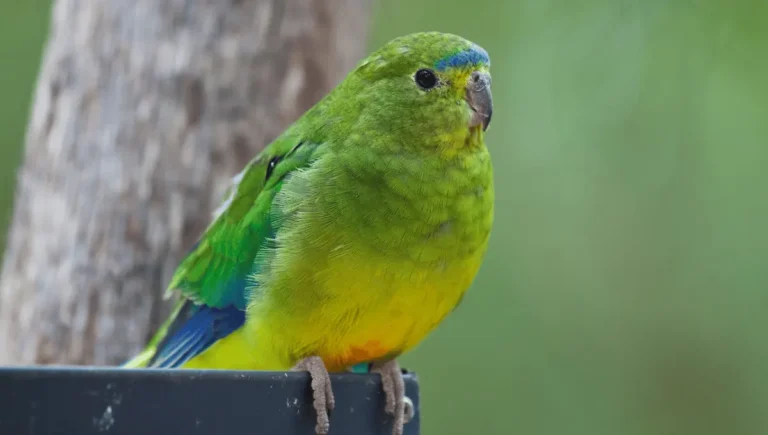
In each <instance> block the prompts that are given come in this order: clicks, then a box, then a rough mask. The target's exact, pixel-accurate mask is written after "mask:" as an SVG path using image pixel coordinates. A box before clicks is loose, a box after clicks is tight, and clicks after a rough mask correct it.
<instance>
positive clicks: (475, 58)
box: [435, 46, 491, 71]
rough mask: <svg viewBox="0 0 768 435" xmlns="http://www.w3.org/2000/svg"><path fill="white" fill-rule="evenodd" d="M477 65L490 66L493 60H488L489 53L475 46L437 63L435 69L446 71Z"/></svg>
mask: <svg viewBox="0 0 768 435" xmlns="http://www.w3.org/2000/svg"><path fill="white" fill-rule="evenodd" d="M477 64H486V65H490V64H491V60H490V58H488V53H487V52H486V51H485V50H483V49H482V48H481V47H478V46H474V47H470V48H468V49H466V50H464V51H460V52H458V53H455V54H452V55H450V56H446V57H444V58H442V59H440V60H438V61H437V62H436V63H435V69H437V70H438V71H445V70H446V69H448V68H456V67H462V66H467V65H477Z"/></svg>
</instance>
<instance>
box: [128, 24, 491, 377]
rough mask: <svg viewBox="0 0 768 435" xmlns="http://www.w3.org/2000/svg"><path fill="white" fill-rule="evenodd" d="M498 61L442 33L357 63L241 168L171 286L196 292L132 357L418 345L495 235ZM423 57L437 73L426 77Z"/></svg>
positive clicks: (205, 360) (284, 360) (209, 361)
mask: <svg viewBox="0 0 768 435" xmlns="http://www.w3.org/2000/svg"><path fill="white" fill-rule="evenodd" d="M489 65H490V64H489V60H488V56H487V53H485V51H484V50H482V48H480V47H478V46H477V45H475V44H473V43H471V42H469V41H467V40H465V39H463V38H460V37H458V36H454V35H447V34H441V33H421V34H414V35H409V36H406V37H402V38H398V39H396V40H394V41H392V42H390V43H389V44H387V45H386V46H384V47H383V48H381V49H380V50H378V51H376V52H375V53H373V54H372V55H371V56H369V57H368V58H367V59H365V60H363V61H362V62H360V63H359V64H358V65H357V67H356V68H355V69H354V70H353V71H352V72H351V73H350V74H349V75H348V76H347V77H346V79H345V80H344V81H343V82H342V83H341V84H340V85H339V86H338V87H337V88H336V89H334V90H333V91H332V92H331V93H329V94H328V95H327V96H326V97H325V98H324V99H323V100H322V101H320V102H319V103H318V104H316V105H315V106H314V107H313V108H312V109H310V110H309V111H307V112H306V113H305V114H304V115H303V116H302V117H301V118H299V119H298V120H297V121H296V122H295V123H294V124H293V125H292V126H291V127H290V128H289V129H287V130H286V131H285V132H284V133H283V134H282V135H281V136H280V137H278V138H277V139H276V140H275V141H274V142H272V143H271V144H269V145H268V146H267V147H266V148H265V149H264V150H263V152H262V153H261V154H259V155H258V156H257V157H256V158H255V159H254V160H252V161H251V162H250V163H248V165H247V166H246V167H245V169H244V170H243V172H242V173H241V174H240V175H239V176H238V177H236V178H235V181H234V183H233V186H232V189H231V191H230V193H229V195H228V196H227V198H226V200H225V203H224V205H223V206H222V207H221V208H220V210H219V211H218V212H217V213H216V215H215V219H214V220H213V222H212V223H211V225H210V226H209V227H208V229H207V230H206V232H205V233H204V234H203V235H202V237H201V238H200V241H199V243H198V244H197V245H196V246H195V247H194V249H193V250H192V251H191V252H190V254H189V255H188V256H187V257H186V258H185V259H184V260H183V262H182V263H181V264H180V266H179V268H178V269H177V271H176V273H175V274H174V276H173V279H172V280H171V282H170V284H169V286H168V291H169V292H173V291H178V292H180V294H181V296H182V298H183V300H182V302H180V305H179V306H178V308H177V310H176V311H175V316H176V317H175V318H174V319H173V320H171V321H169V322H168V323H166V325H164V327H163V328H161V330H160V331H159V332H158V334H157V336H156V337H155V338H154V339H153V341H152V342H151V343H150V346H149V349H148V350H147V352H145V353H144V354H143V355H142V357H141V358H139V359H137V360H136V361H134V365H145V364H146V363H147V361H155V363H157V361H160V360H162V358H161V359H160V360H158V358H157V356H158V355H160V354H163V352H165V353H168V354H173V355H174V356H173V359H172V361H173V364H174V365H172V366H177V365H182V366H185V367H210V368H254V369H285V368H289V367H291V366H292V365H294V364H295V363H296V362H297V361H298V360H299V359H301V358H305V357H309V356H313V355H316V356H320V357H322V359H323V360H324V361H325V364H326V365H327V366H328V367H329V368H332V369H343V368H346V367H349V366H352V365H355V364H358V363H361V362H366V361H376V360H379V359H382V358H385V357H387V358H391V357H394V356H396V355H399V354H400V353H402V352H404V351H406V350H408V349H409V348H411V347H413V346H414V345H416V344H417V343H418V342H419V341H420V340H421V339H422V338H423V337H424V336H425V335H426V334H427V333H428V332H429V331H431V330H432V329H433V328H434V327H435V326H436V325H437V324H438V323H439V322H440V321H441V320H442V319H443V318H444V316H445V315H447V314H448V313H449V312H450V311H451V310H452V309H453V308H454V307H455V306H456V305H457V304H458V302H459V300H461V297H462V296H463V294H464V292H465V291H466V289H467V288H468V287H469V285H470V283H471V282H472V280H473V278H474V276H475V274H476V272H477V269H478V268H479V266H480V263H481V260H482V257H483V254H484V252H485V249H486V246H487V241H488V237H489V234H490V230H491V225H492V221H493V184H492V170H491V161H490V156H489V154H488V150H487V148H486V147H485V143H484V141H483V139H484V130H485V128H486V127H487V125H488V122H489V121H490V114H491V111H490V110H491V100H490V75H489V74H488V68H489ZM424 69H426V70H428V71H429V72H430V74H432V77H433V78H435V80H436V82H435V84H434V86H423V85H422V84H421V83H420V82H419V81H418V80H417V79H416V73H417V72H418V71H420V70H424ZM486 112H487V113H486ZM184 301H191V302H192V303H193V304H194V305H195V307H193V306H192V305H189V303H188V302H184ZM227 310H233V311H227ZM238 311H239V312H242V311H245V312H246V317H245V320H244V322H243V321H240V323H237V322H235V321H234V320H232V319H234V318H235V317H236V316H234V317H233V316H232V315H231V313H232V312H238ZM205 316H209V317H205ZM209 318H210V319H212V320H210V321H208V319H209ZM222 319H223V320H222ZM198 324H200V325H203V326H196V325H198ZM190 325H195V326H194V328H198V330H194V328H193V327H192V326H190ZM185 328H186V329H185ZM199 328H209V330H205V331H203V332H204V333H200V334H197V335H195V333H198V332H200V331H199ZM179 331H181V332H179ZM190 337H192V338H190ZM201 340H202V342H201ZM199 342H201V343H202V344H200V343H199ZM190 343H193V344H194V345H195V346H198V347H195V348H189V346H192V345H193V344H190ZM179 346H187V347H188V348H183V349H182V350H181V351H178V352H177V351H175V350H174V349H175V348H176V347H179ZM169 349H170V350H172V351H173V352H170V351H169ZM190 349H192V350H193V351H190ZM169 352H170V353H169ZM179 352H181V353H179ZM182 353H183V354H184V355H188V357H187V356H185V357H184V358H181V359H179V358H178V356H179V355H181V354H182ZM166 361H170V360H168V359H166Z"/></svg>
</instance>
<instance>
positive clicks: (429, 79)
mask: <svg viewBox="0 0 768 435" xmlns="http://www.w3.org/2000/svg"><path fill="white" fill-rule="evenodd" d="M413 79H414V80H416V83H417V84H418V85H419V86H421V88H422V89H432V88H434V87H435V86H436V85H437V77H436V76H435V73H434V72H433V71H432V70H429V69H420V70H418V71H416V75H415V76H414V77H413Z"/></svg>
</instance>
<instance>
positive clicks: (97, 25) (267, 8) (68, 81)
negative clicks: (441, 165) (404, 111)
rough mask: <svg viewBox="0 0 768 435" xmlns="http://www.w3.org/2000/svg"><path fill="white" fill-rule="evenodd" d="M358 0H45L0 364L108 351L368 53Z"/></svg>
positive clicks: (6, 268)
mask: <svg viewBox="0 0 768 435" xmlns="http://www.w3.org/2000/svg"><path fill="white" fill-rule="evenodd" d="M368 8H369V5H368V3H367V0H312V1H307V0H229V1H222V0H204V1H201V0H166V1H156V0H111V1H108V2H105V1H99V0H58V1H57V2H56V3H55V5H54V9H53V17H52V22H51V33H50V39H49V41H48V46H47V49H46V53H45V56H44V60H43V65H42V69H41V73H40V77H39V79H38V80H39V81H38V86H37V91H36V95H35V102H34V109H33V113H32V116H31V120H30V124H29V127H28V132H27V138H26V154H25V159H24V163H23V166H22V168H21V171H20V174H19V183H18V188H17V194H16V202H15V210H14V215H13V221H12V224H11V228H10V234H9V239H8V245H7V250H6V253H5V258H4V263H3V269H2V282H1V283H0V364H8V363H42V364H45V363H66V364H115V363H121V362H123V361H124V360H125V359H127V358H128V357H129V356H131V355H132V354H134V353H135V352H136V351H138V350H139V349H140V348H141V346H142V345H143V344H144V343H145V341H146V340H147V338H148V337H149V336H150V335H151V334H152V332H153V331H154V328H155V327H156V326H157V325H158V324H159V322H161V321H162V317H163V316H164V315H165V314H166V313H167V311H168V305H169V303H168V302H167V301H163V300H162V299H161V295H162V292H163V290H164V288H165V285H166V284H167V282H168V280H169V279H170V276H171V274H172V273H173V270H174V268H175V267H176V266H177V264H178V262H179V261H180V259H181V257H182V255H183V254H184V253H185V251H186V250H187V249H188V248H189V247H190V246H191V244H192V243H193V242H194V241H195V239H196V238H197V236H198V235H199V234H200V232H201V231H202V230H203V229H204V228H205V227H206V225H207V224H208V222H209V219H210V212H211V210H212V209H214V208H215V206H216V205H217V203H218V201H219V199H220V196H221V195H222V192H223V190H224V189H225V187H226V185H227V183H228V182H229V179H230V177H232V176H233V175H234V174H236V173H237V172H238V171H239V170H240V169H241V168H242V166H243V165H244V164H245V163H246V162H247V161H248V160H249V159H250V158H251V157H253V156H254V155H255V154H256V153H257V152H258V151H259V150H260V149H261V148H262V147H263V146H264V145H265V144H267V143H268V142H269V141H270V140H271V139H273V138H274V137H275V136H277V135H278V134H279V133H280V132H281V131H282V130H283V128H284V127H286V126H287V125H289V124H290V123H291V122H292V121H293V120H294V119H296V118H297V117H298V116H299V115H300V114H301V113H302V112H303V111H304V110H306V109H307V108H309V107H310V106H311V105H312V104H314V103H315V102H316V101H317V100H319V99H320V98H321V97H322V95H324V94H325V93H326V92H327V91H328V90H329V89H330V88H331V87H333V86H334V85H335V84H336V83H337V82H338V81H339V80H341V79H342V78H343V75H344V74H346V72H348V71H349V70H350V69H351V68H352V67H353V66H354V64H355V62H356V61H357V60H358V59H359V58H360V56H361V55H362V54H363V53H364V42H365V40H366V27H367V22H368V19H367V17H368Z"/></svg>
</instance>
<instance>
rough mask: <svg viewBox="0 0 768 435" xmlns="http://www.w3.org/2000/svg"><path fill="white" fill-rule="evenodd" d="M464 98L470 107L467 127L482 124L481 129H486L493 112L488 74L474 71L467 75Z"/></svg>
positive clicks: (489, 76)
mask: <svg viewBox="0 0 768 435" xmlns="http://www.w3.org/2000/svg"><path fill="white" fill-rule="evenodd" d="M466 100H467V103H468V104H469V107H470V108H471V109H472V118H470V120H469V127H477V126H479V125H482V126H483V131H486V130H488V124H490V123H491V115H492V114H493V98H492V97H491V75H490V74H488V73H485V72H479V71H475V72H473V73H472V74H471V75H470V76H469V80H468V81H467V94H466Z"/></svg>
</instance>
